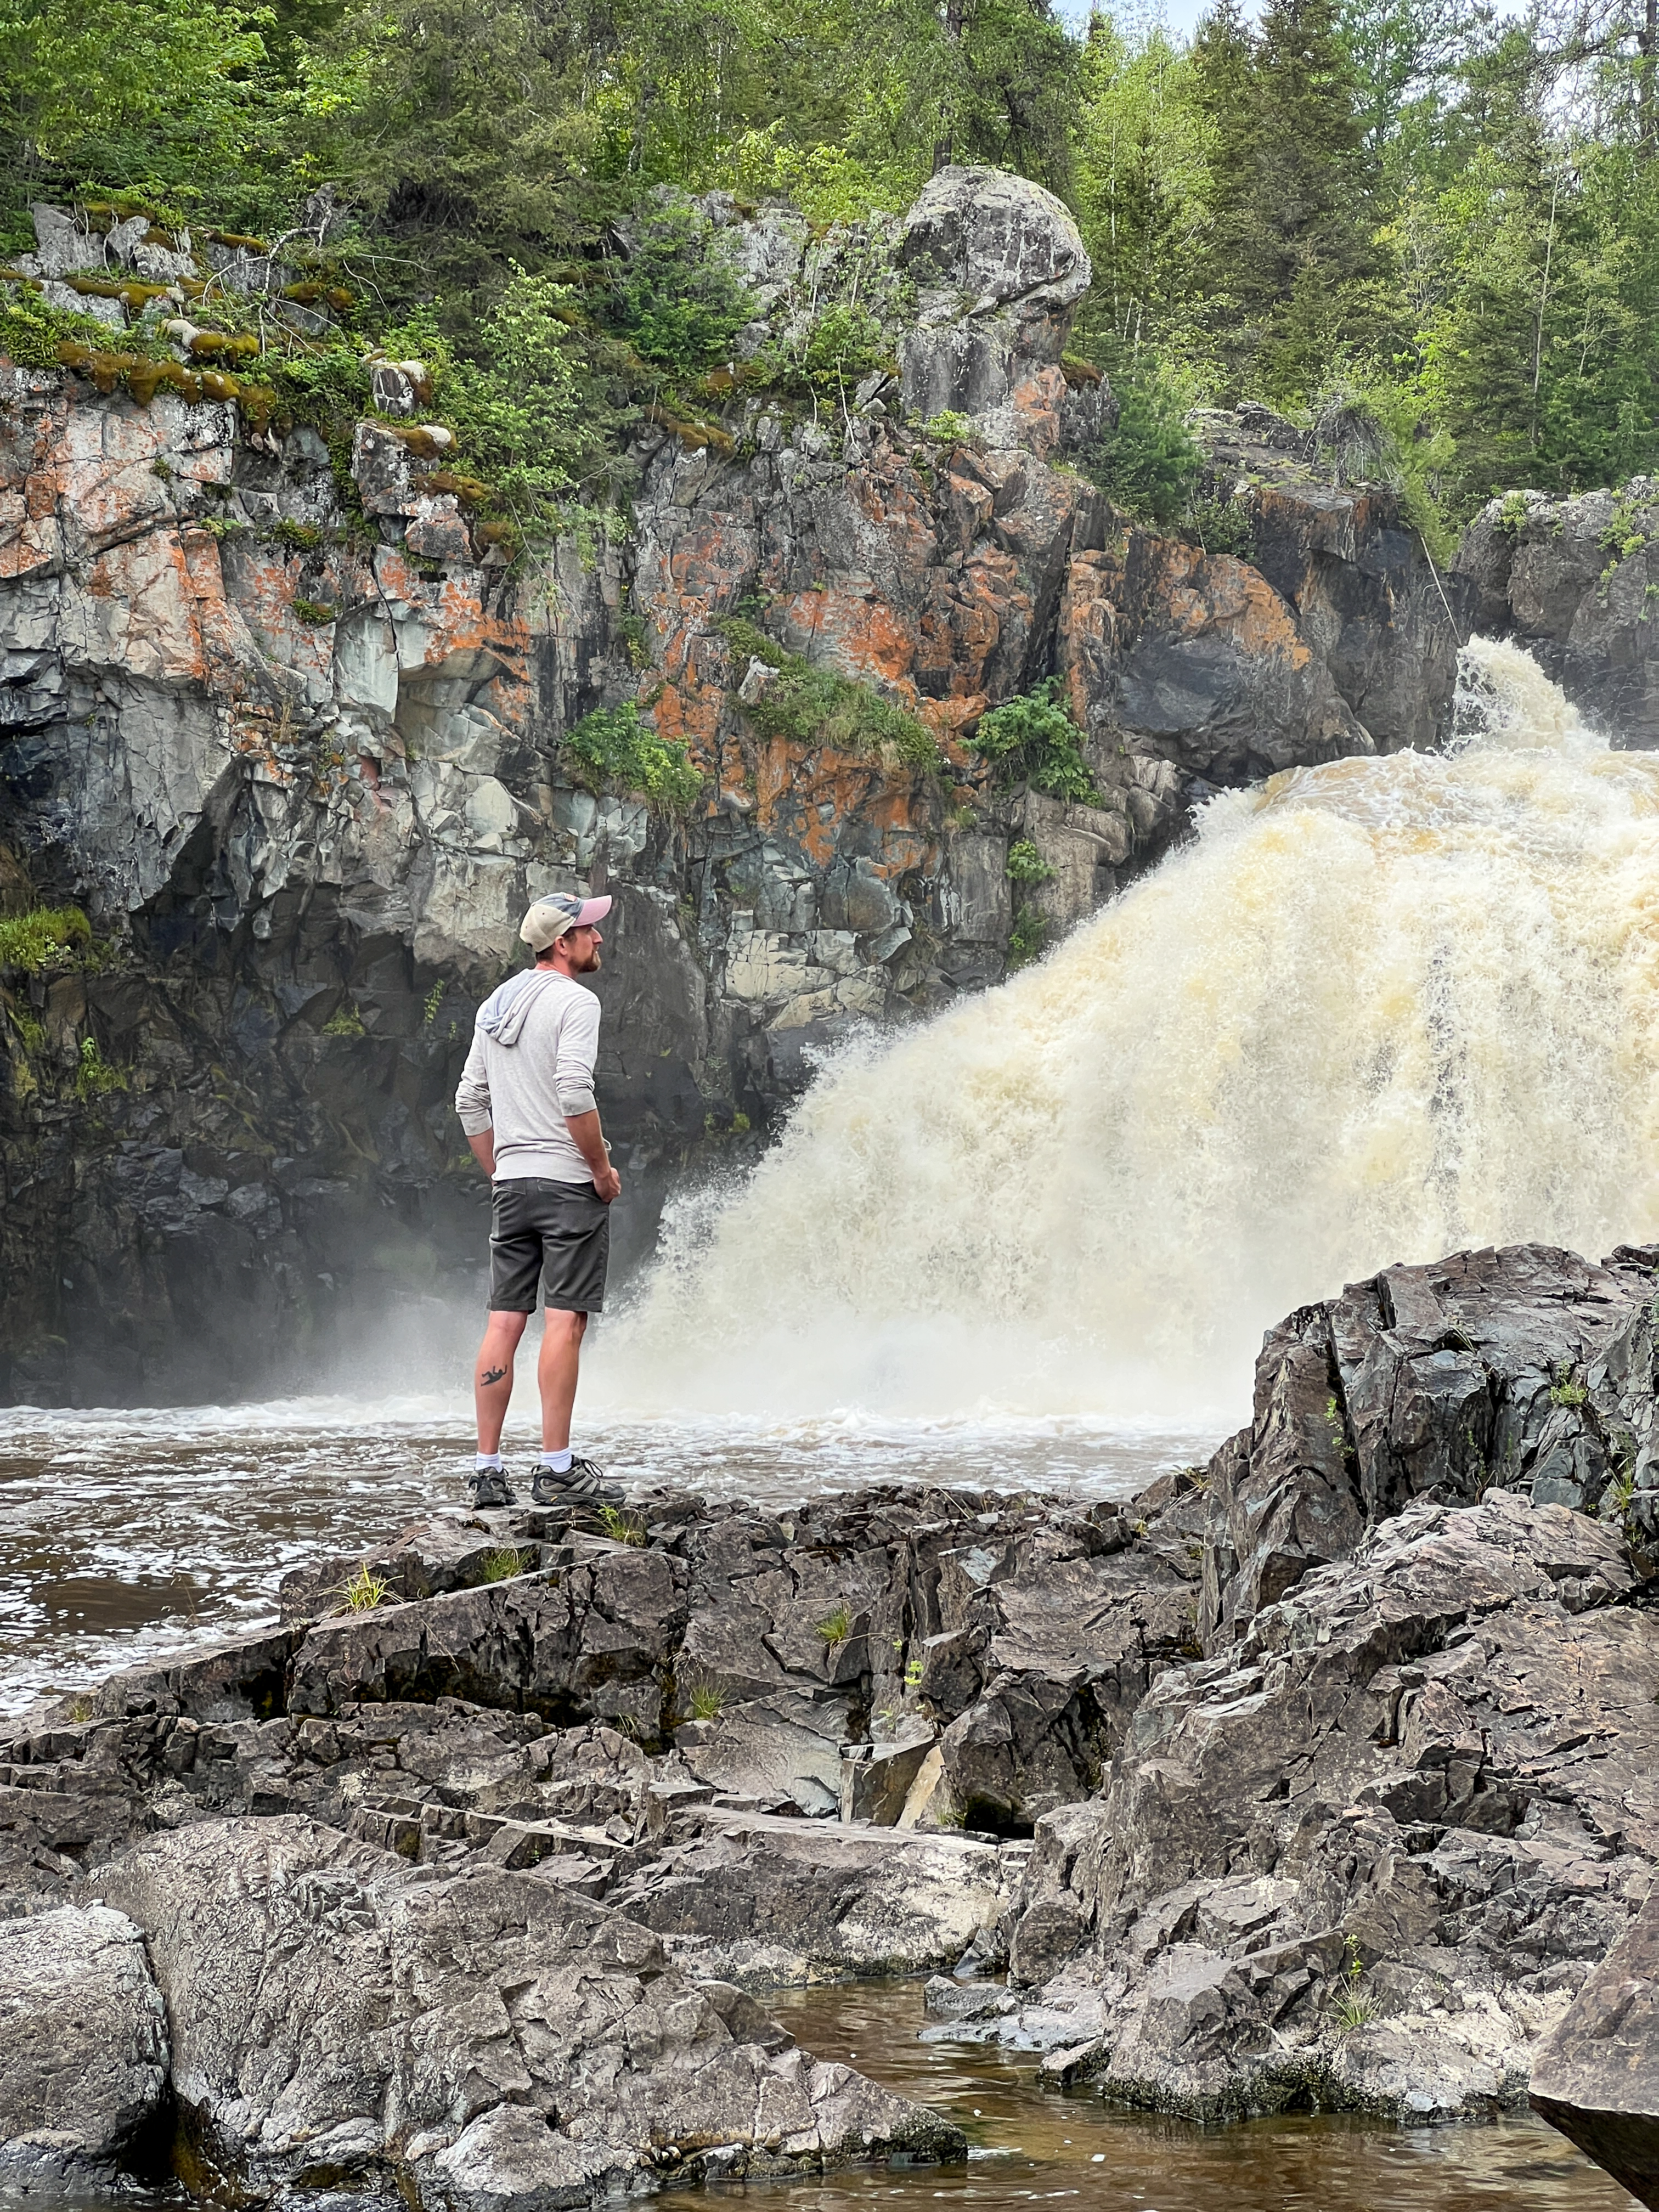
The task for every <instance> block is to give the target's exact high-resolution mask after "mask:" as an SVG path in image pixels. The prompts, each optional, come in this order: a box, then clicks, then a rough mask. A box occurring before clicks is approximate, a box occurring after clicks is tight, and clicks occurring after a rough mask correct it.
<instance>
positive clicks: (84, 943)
mask: <svg viewBox="0 0 1659 2212" xmlns="http://www.w3.org/2000/svg"><path fill="white" fill-rule="evenodd" d="M91 945H92V924H91V923H90V922H89V921H88V920H87V917H86V916H85V915H84V914H82V911H81V909H80V908H79V907H78V906H37V907H34V908H31V909H30V911H29V912H28V913H27V914H18V915H11V916H10V917H9V919H8V920H6V921H0V968H9V969H21V970H22V972H23V973H24V974H25V975H39V974H40V971H41V969H46V968H64V967H68V966H69V965H70V964H71V963H72V962H74V961H75V960H76V959H77V958H78V957H81V956H82V955H83V954H84V953H86V952H88V951H90V949H91Z"/></svg>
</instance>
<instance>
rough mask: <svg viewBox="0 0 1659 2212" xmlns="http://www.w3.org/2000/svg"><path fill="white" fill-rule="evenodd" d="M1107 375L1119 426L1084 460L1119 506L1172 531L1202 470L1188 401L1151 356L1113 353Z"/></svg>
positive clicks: (1104, 489) (1098, 481)
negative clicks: (1188, 422)
mask: <svg viewBox="0 0 1659 2212" xmlns="http://www.w3.org/2000/svg"><path fill="white" fill-rule="evenodd" d="M1113 350H1114V351H1115V352H1116V353H1117V356H1118V358H1117V362H1116V364H1115V365H1113V364H1112V362H1111V359H1110V356H1109V358H1108V374H1109V376H1110V379H1111V384H1112V390H1113V392H1114V393H1115V397H1116V399H1117V405H1118V416H1117V422H1116V423H1115V426H1114V427H1113V428H1111V429H1109V430H1108V431H1106V432H1105V433H1104V435H1103V436H1102V437H1101V438H1100V439H1099V440H1098V441H1097V443H1096V445H1095V446H1094V447H1093V449H1092V450H1091V452H1090V453H1087V454H1085V457H1084V465H1085V469H1086V470H1087V471H1088V473H1089V475H1090V476H1091V477H1093V478H1094V480H1095V482H1096V483H1097V484H1098V485H1099V486H1100V488H1101V489H1102V490H1103V492H1104V493H1105V494H1106V495H1107V496H1108V498H1109V499H1110V500H1111V501H1112V502H1113V504H1114V505H1115V506H1117V507H1121V508H1123V510H1124V511H1125V513H1128V514H1133V515H1137V516H1139V518H1140V519H1141V520H1143V521H1146V522H1155V523H1158V524H1160V525H1170V524H1172V523H1175V522H1177V521H1179V520H1180V519H1181V517H1182V515H1183V514H1184V513H1186V511H1187V506H1188V501H1189V500H1190V499H1191V497H1192V494H1193V488H1194V485H1195V484H1196V483H1197V482H1198V477H1199V471H1200V469H1201V467H1202V466H1203V456H1202V454H1201V453H1200V452H1199V449H1198V446H1197V444H1196V442H1195V441H1194V438H1193V435H1192V433H1191V432H1190V431H1189V430H1188V428H1187V420H1186V417H1187V408H1186V404H1185V402H1184V396H1183V394H1182V392H1181V391H1180V389H1179V387H1178V386H1177V384H1176V380H1174V379H1173V378H1172V377H1171V376H1170V374H1168V372H1167V371H1166V370H1165V369H1164V368H1163V367H1162V366H1161V365H1160V364H1159V363H1158V362H1157V361H1156V360H1155V359H1154V358H1153V357H1152V356H1151V355H1150V354H1142V355H1139V356H1133V355H1130V354H1128V353H1127V352H1125V351H1123V350H1121V349H1113Z"/></svg>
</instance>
